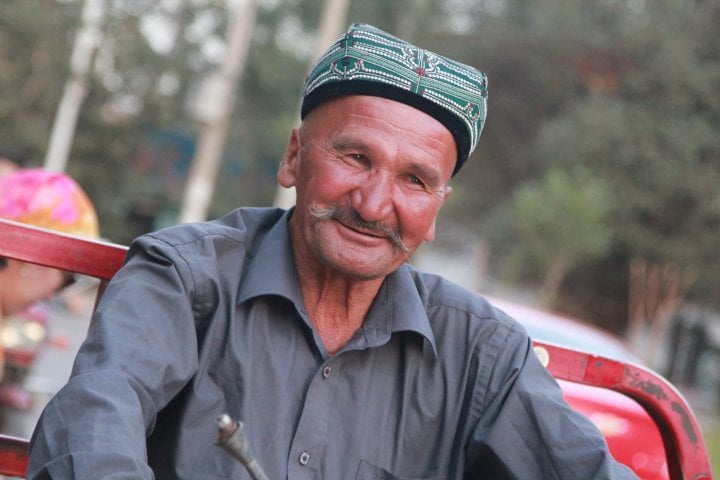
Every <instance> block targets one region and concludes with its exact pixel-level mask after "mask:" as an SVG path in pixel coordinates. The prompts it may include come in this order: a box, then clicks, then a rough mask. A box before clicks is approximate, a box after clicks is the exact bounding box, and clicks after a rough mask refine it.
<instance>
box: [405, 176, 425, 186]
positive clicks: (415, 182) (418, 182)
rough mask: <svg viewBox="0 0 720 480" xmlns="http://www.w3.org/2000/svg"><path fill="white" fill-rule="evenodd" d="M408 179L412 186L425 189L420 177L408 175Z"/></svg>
mask: <svg viewBox="0 0 720 480" xmlns="http://www.w3.org/2000/svg"><path fill="white" fill-rule="evenodd" d="M407 178H408V182H410V184H411V185H415V186H418V187H423V188H425V182H423V181H422V180H421V179H420V178H419V177H417V176H415V175H408V177H407Z"/></svg>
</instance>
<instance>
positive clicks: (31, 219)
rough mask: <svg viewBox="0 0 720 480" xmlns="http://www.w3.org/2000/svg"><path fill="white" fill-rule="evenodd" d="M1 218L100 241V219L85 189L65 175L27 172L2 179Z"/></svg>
mask: <svg viewBox="0 0 720 480" xmlns="http://www.w3.org/2000/svg"><path fill="white" fill-rule="evenodd" d="M0 218H6V219H8V220H14V221H16V222H22V223H27V224H30V225H35V226H38V227H43V228H49V229H53V230H59V231H61V232H64V233H70V234H74V235H83V236H88V237H97V236H98V235H99V229H98V219H97V214H96V212H95V208H94V207H93V205H92V203H91V202H90V199H89V198H88V197H87V195H86V194H85V192H84V191H83V190H82V188H81V187H80V186H79V185H78V184H77V183H76V182H75V180H73V179H72V178H70V177H69V176H68V175H66V174H64V173H57V172H49V171H47V170H44V169H42V168H26V169H21V170H18V171H17V172H14V173H11V174H9V175H5V176H3V177H0Z"/></svg>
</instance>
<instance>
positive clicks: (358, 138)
mask: <svg viewBox="0 0 720 480" xmlns="http://www.w3.org/2000/svg"><path fill="white" fill-rule="evenodd" d="M456 158H457V151H456V147H455V141H454V139H453V136H452V135H451V134H450V132H449V131H448V130H447V128H445V127H444V126H443V125H442V124H441V123H440V122H438V121H437V120H435V119H434V118H432V117H430V116H429V115H427V114H425V113H422V112H421V111H419V110H417V109H415V108H413V107H410V106H408V105H405V104H403V103H399V102H395V101H393V100H388V99H384V98H379V97H372V96H347V97H341V98H339V99H335V100H332V101H329V102H327V103H325V104H323V105H321V106H319V107H317V108H316V109H315V110H313V111H312V112H311V113H310V114H309V115H308V116H307V117H306V118H305V121H304V122H303V125H302V126H301V127H300V129H298V130H294V131H293V133H292V135H291V137H290V142H289V144H288V149H287V151H286V153H285V156H284V157H283V161H282V164H281V167H280V171H279V173H278V180H279V182H280V184H282V185H283V186H285V187H291V186H295V187H296V193H297V208H296V210H295V212H294V214H293V217H292V219H291V234H292V241H293V247H294V249H295V253H296V255H297V256H298V257H299V258H298V259H297V261H300V262H305V263H306V265H307V266H309V267H310V268H311V269H314V270H315V271H317V272H318V273H321V274H340V275H345V276H349V277H351V278H355V279H357V280H369V279H376V278H382V277H384V276H385V275H387V274H388V273H390V272H392V271H394V270H396V269H397V268H398V267H399V266H400V265H401V264H402V263H403V262H405V261H406V260H407V258H408V256H409V255H410V254H411V253H412V252H414V251H415V250H416V249H417V247H418V246H419V245H420V244H421V243H422V242H423V241H431V240H433V238H434V236H435V220H436V217H437V214H438V211H439V210H440V207H441V205H442V203H443V201H444V200H445V199H446V198H447V197H448V196H449V195H450V187H449V186H448V185H447V183H448V181H449V179H450V177H451V175H452V170H453V168H454V166H455V161H456Z"/></svg>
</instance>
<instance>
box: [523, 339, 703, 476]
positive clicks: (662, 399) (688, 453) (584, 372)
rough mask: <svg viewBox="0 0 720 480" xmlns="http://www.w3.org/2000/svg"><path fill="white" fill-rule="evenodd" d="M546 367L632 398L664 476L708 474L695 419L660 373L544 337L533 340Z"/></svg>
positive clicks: (560, 376) (557, 374)
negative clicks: (660, 451) (663, 458)
mask: <svg viewBox="0 0 720 480" xmlns="http://www.w3.org/2000/svg"><path fill="white" fill-rule="evenodd" d="M534 344H535V349H536V352H537V351H538V349H544V352H542V353H541V354H540V355H539V356H540V357H541V359H542V358H543V357H545V360H546V361H547V365H546V366H547V368H548V370H549V371H550V373H552V374H553V376H554V377H555V378H557V379H560V380H568V381H570V382H575V383H582V384H585V385H592V386H595V387H602V388H607V389H610V390H614V391H616V392H619V393H622V394H624V395H626V396H628V397H630V398H632V399H634V400H635V401H637V402H638V403H639V404H640V405H641V406H642V407H643V408H644V409H645V410H646V411H647V412H648V414H649V415H650V417H652V419H653V420H655V423H656V424H657V426H658V430H659V431H660V435H661V436H662V439H663V443H664V444H665V451H666V452H667V463H668V472H669V474H670V478H671V479H673V480H675V479H677V480H680V479H683V480H685V479H688V480H690V479H692V480H701V479H711V478H712V472H711V469H710V460H709V458H708V453H707V449H706V447H705V441H704V440H703V435H702V432H701V431H700V427H699V425H698V422H697V419H696V418H695V415H694V414H693V412H692V409H691V408H690V406H689V405H688V403H687V401H686V400H685V398H684V397H683V396H682V394H680V392H678V390H677V389H676V388H675V387H674V386H673V385H672V384H671V383H670V382H669V381H667V380H666V379H665V378H663V377H661V376H660V375H658V374H657V373H655V372H653V371H651V370H648V369H646V368H644V367H641V366H639V365H633V364H630V363H624V362H620V361H617V360H612V359H608V358H604V357H599V356H596V355H591V354H588V353H585V352H580V351H576V350H572V349H569V348H565V347H561V346H558V345H552V344H549V343H544V342H534Z"/></svg>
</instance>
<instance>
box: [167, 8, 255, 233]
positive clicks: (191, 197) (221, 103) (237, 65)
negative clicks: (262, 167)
mask: <svg viewBox="0 0 720 480" xmlns="http://www.w3.org/2000/svg"><path fill="white" fill-rule="evenodd" d="M236 3H237V5H236V6H235V7H234V11H233V13H232V17H231V22H230V24H229V25H228V31H227V34H226V35H227V37H226V38H227V51H226V52H225V60H224V62H223V65H222V70H221V72H220V73H219V74H215V75H213V76H211V77H210V78H209V79H208V81H207V82H208V83H206V85H205V87H206V90H205V92H204V93H205V94H206V95H207V97H205V98H203V99H201V103H203V105H202V107H203V108H202V112H201V116H202V117H203V120H204V121H205V126H204V128H203V130H202V132H201V133H200V138H199V140H198V146H197V149H196V151H195V156H194V158H193V160H192V164H191V165H190V173H189V175H188V183H187V186H186V187H185V194H184V197H183V201H182V207H181V209H180V222H181V223H186V222H198V221H203V220H205V219H206V218H207V214H208V209H209V207H210V202H211V200H212V196H213V193H214V191H215V184H216V182H217V175H218V171H219V169H220V160H221V158H222V154H223V149H224V146H225V137H226V135H227V129H228V122H229V120H230V115H231V113H232V110H233V105H234V103H235V93H234V92H235V89H236V88H237V87H236V86H237V79H238V78H239V77H240V75H241V74H242V70H243V68H244V66H245V60H246V59H247V53H248V50H249V48H250V41H251V39H252V32H253V28H254V27H255V15H256V4H255V0H239V1H238V2H236Z"/></svg>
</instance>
